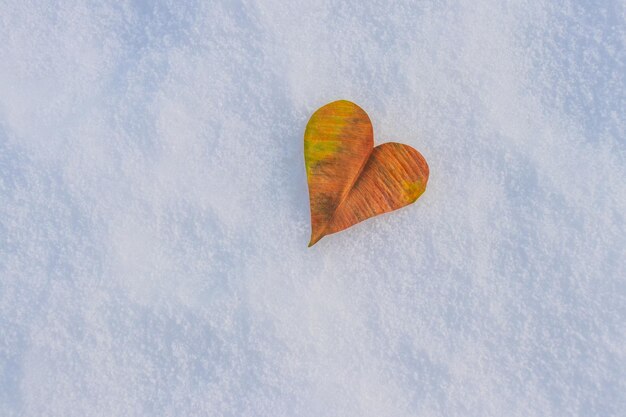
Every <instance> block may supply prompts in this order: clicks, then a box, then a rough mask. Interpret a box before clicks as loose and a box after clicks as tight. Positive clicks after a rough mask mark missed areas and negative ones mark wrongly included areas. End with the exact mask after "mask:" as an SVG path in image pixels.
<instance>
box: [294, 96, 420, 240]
mask: <svg viewBox="0 0 626 417" xmlns="http://www.w3.org/2000/svg"><path fill="white" fill-rule="evenodd" d="M304 160H305V164H306V172H307V180H308V182H309V199H310V205H311V229H312V230H311V242H310V243H309V246H312V245H314V244H315V243H316V242H317V241H319V240H320V239H321V238H322V237H324V236H326V235H329V234H332V233H336V232H339V231H341V230H343V229H346V228H348V227H350V226H352V225H354V224H356V223H358V222H360V221H363V220H365V219H368V218H370V217H373V216H376V215H378V214H382V213H386V212H389V211H392V210H396V209H399V208H401V207H404V206H406V205H408V204H411V203H413V202H414V201H415V200H417V198H418V197H419V196H420V195H421V194H422V193H423V192H424V191H425V190H426V182H427V181H428V164H427V163H426V160H425V159H424V157H423V156H422V155H421V154H420V153H419V152H417V151H416V150H415V149H413V148H412V147H410V146H408V145H403V144H401V143H395V142H389V143H384V144H382V145H379V146H377V147H375V148H374V133H373V129H372V123H371V122H370V119H369V117H368V115H367V113H365V111H364V110H363V109H361V108H360V107H359V106H357V105H356V104H354V103H352V102H349V101H346V100H340V101H335V102H333V103H329V104H327V105H325V106H323V107H321V108H320V109H318V110H317V111H316V112H315V113H313V116H311V119H310V120H309V123H308V124H307V126H306V131H305V133H304Z"/></svg>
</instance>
